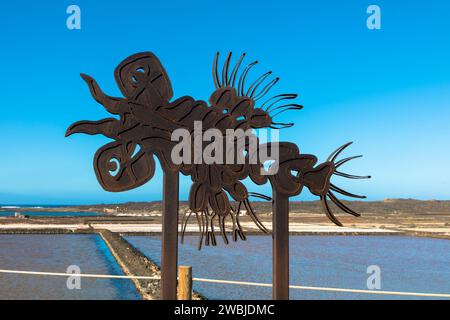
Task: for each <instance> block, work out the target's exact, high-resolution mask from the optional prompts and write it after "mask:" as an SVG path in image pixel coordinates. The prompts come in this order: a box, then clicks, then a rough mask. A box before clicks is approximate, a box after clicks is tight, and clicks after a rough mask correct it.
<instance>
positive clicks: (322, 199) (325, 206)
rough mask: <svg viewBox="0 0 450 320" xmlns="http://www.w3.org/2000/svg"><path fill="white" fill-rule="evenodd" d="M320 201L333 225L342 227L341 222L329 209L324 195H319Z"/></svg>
mask: <svg viewBox="0 0 450 320" xmlns="http://www.w3.org/2000/svg"><path fill="white" fill-rule="evenodd" d="M320 201H321V202H322V206H323V208H324V210H325V214H326V215H327V217H328V219H330V220H331V221H332V222H333V223H334V224H335V225H338V226H340V227H342V223H341V222H340V221H339V220H338V219H337V218H336V217H335V216H334V214H333V212H332V211H331V210H330V207H329V206H328V202H327V198H326V196H321V197H320Z"/></svg>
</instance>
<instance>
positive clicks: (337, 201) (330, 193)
mask: <svg viewBox="0 0 450 320" xmlns="http://www.w3.org/2000/svg"><path fill="white" fill-rule="evenodd" d="M328 196H329V197H330V199H331V201H333V202H334V204H335V205H337V206H338V207H339V209H341V210H342V211H344V212H346V213H349V214H351V215H353V216H355V217H359V216H361V215H360V214H359V213H357V212H355V211H353V210H352V209H350V208H349V207H347V206H346V205H345V204H343V203H342V202H341V201H339V199H338V198H336V196H335V195H334V194H333V193H332V192H331V191H328Z"/></svg>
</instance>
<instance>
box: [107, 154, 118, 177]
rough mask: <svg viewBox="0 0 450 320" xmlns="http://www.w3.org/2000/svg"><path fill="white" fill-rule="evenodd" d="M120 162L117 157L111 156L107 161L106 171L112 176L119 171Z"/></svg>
mask: <svg viewBox="0 0 450 320" xmlns="http://www.w3.org/2000/svg"><path fill="white" fill-rule="evenodd" d="M119 168H120V162H119V160H118V159H117V158H112V159H111V160H109V163H108V172H109V174H110V175H111V176H112V177H115V176H116V175H117V174H118V173H119Z"/></svg>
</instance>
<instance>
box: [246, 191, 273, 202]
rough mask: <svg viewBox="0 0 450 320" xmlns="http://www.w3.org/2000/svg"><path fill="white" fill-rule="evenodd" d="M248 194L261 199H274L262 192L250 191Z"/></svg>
mask: <svg viewBox="0 0 450 320" xmlns="http://www.w3.org/2000/svg"><path fill="white" fill-rule="evenodd" d="M248 195H249V196H250V197H255V198H260V199H264V200H267V201H272V198H271V197H269V196H266V195H265V194H262V193H258V192H249V193H248Z"/></svg>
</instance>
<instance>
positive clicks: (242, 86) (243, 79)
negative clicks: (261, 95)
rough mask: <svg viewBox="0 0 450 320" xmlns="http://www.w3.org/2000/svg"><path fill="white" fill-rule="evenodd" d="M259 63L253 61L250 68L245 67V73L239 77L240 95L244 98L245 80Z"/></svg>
mask: <svg viewBox="0 0 450 320" xmlns="http://www.w3.org/2000/svg"><path fill="white" fill-rule="evenodd" d="M257 63H258V60H256V61H253V62H252V63H250V64H249V65H248V66H246V67H245V69H244V71H243V72H242V74H241V76H240V77H239V85H238V94H239V95H241V96H243V95H244V85H245V78H247V74H248V72H249V71H250V69H251V68H252V67H253V66H254V65H255V64H257Z"/></svg>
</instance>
